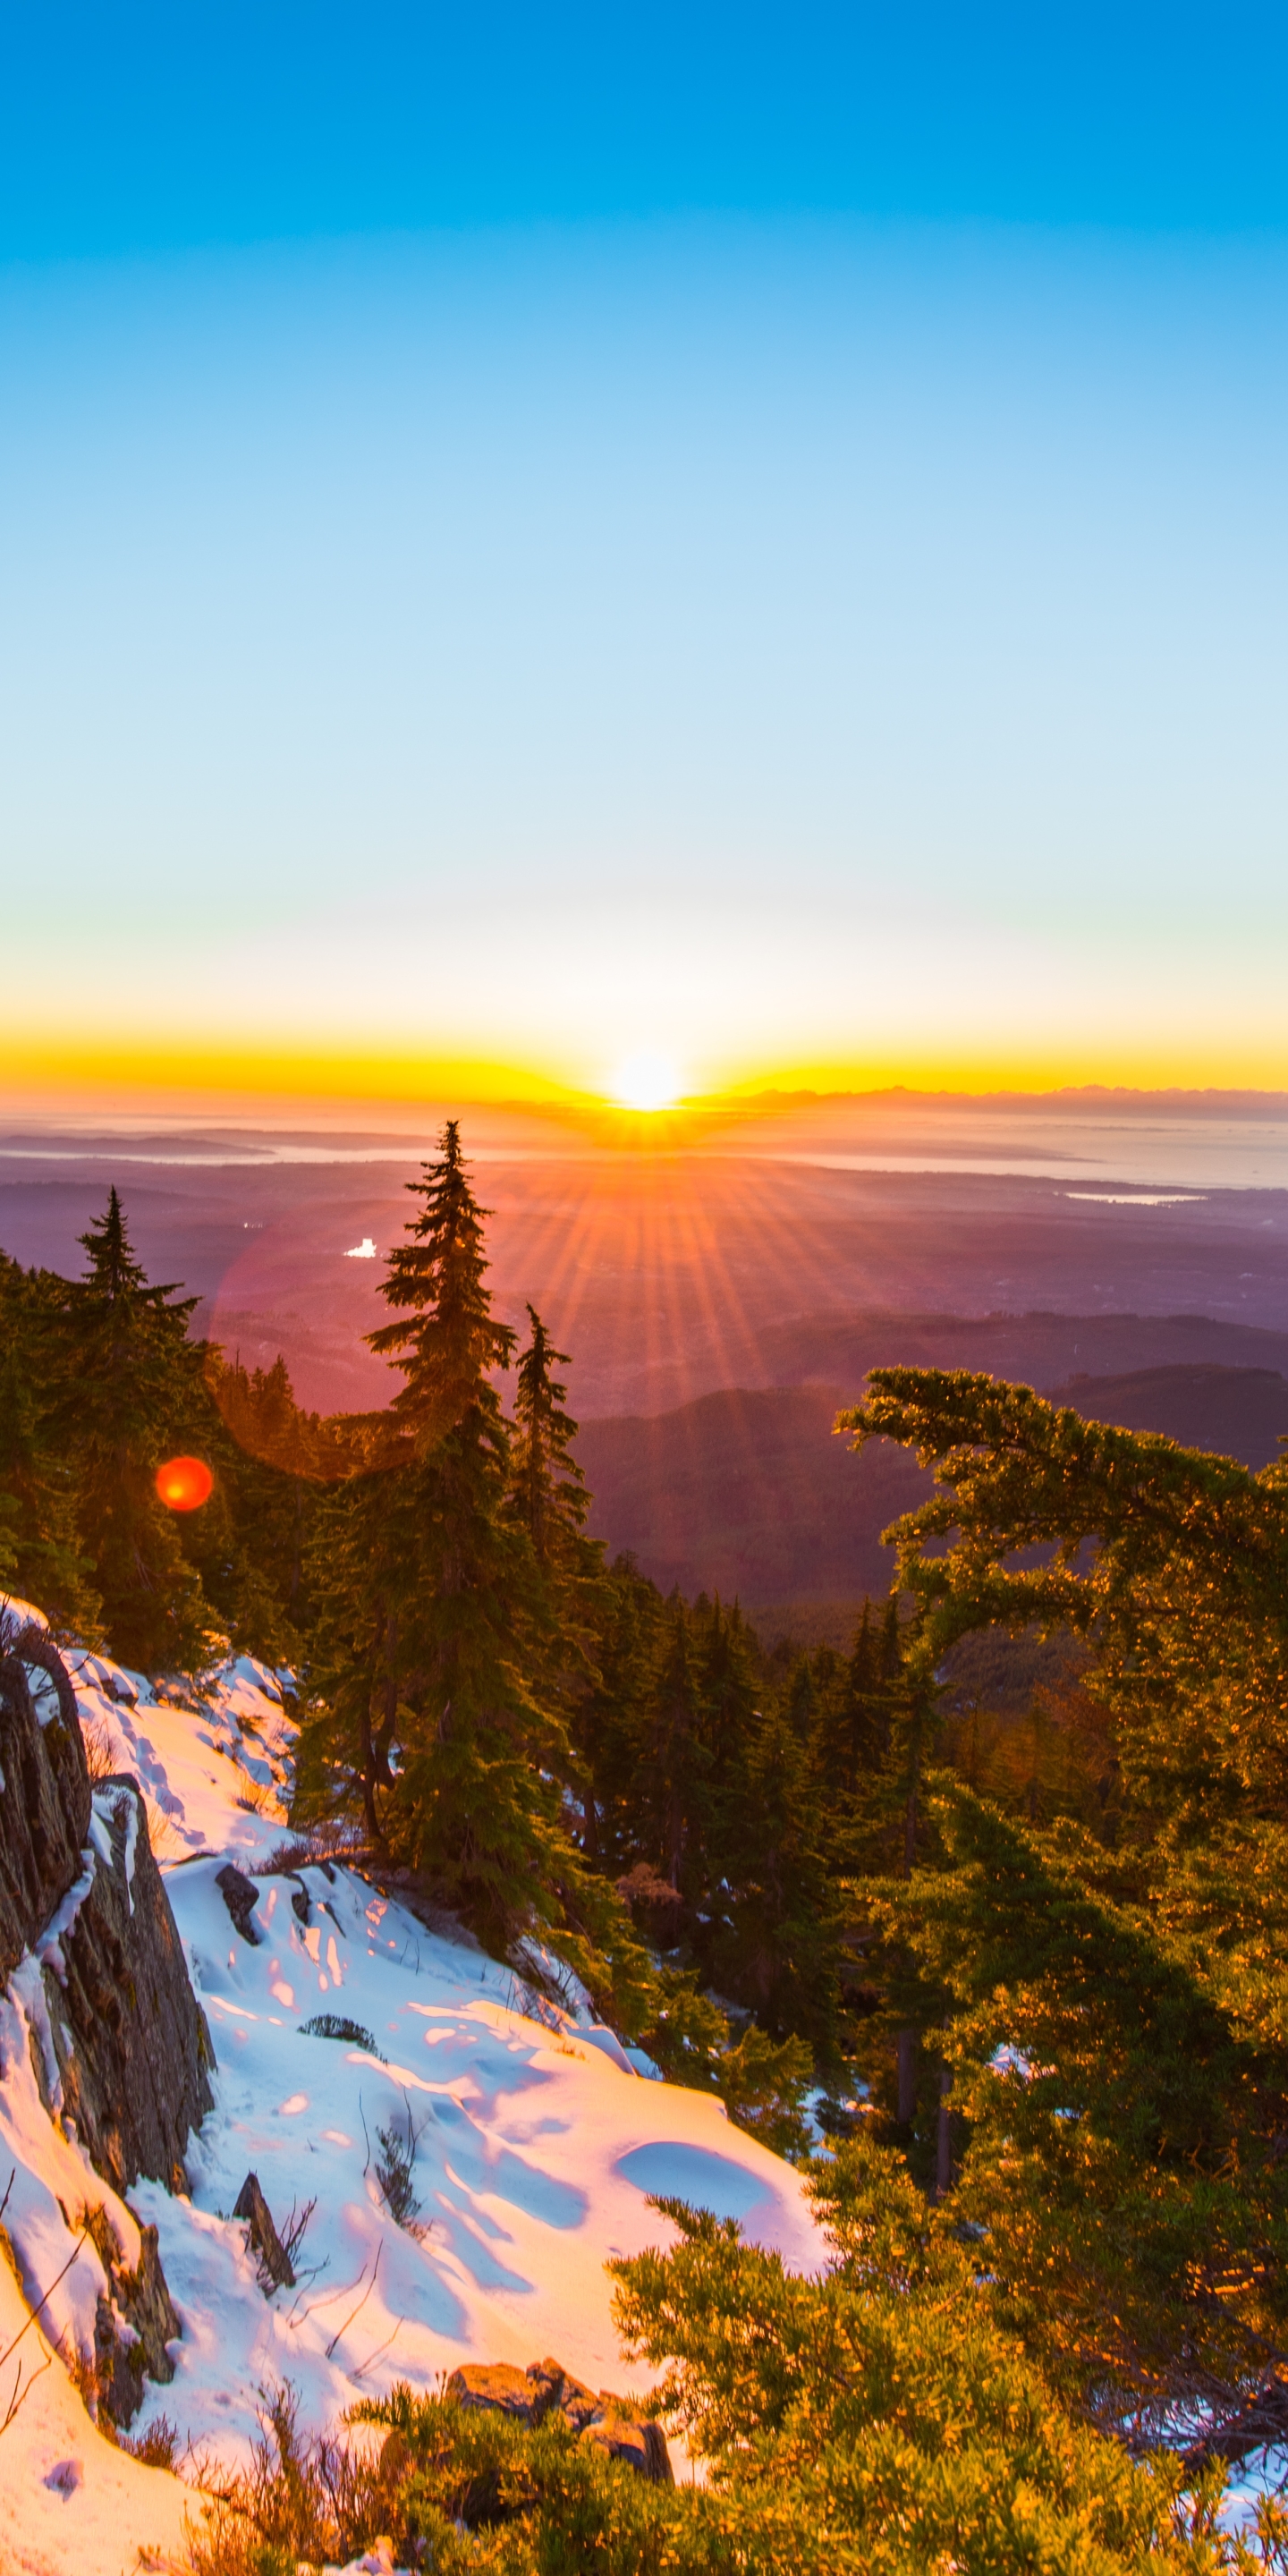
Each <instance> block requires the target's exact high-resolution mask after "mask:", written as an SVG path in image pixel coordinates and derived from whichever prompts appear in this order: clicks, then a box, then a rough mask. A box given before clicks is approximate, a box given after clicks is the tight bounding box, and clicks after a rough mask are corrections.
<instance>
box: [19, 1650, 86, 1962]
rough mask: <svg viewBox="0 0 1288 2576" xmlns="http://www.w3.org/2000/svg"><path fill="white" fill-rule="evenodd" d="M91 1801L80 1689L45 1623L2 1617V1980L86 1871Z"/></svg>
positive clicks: (31, 1944)
mask: <svg viewBox="0 0 1288 2576" xmlns="http://www.w3.org/2000/svg"><path fill="white" fill-rule="evenodd" d="M33 1680H34V1681H35V1683H36V1687H37V1690H38V1692H39V1700H40V1705H39V1709H38V1708H37V1704H36V1701H35V1700H34V1699H33V1696H32V1683H33ZM42 1685H44V1687H42ZM42 1720H43V1723H42ZM89 1808H90V1786H89V1773H88V1771H87V1770H86V1767H85V1747H84V1744H83V1743H82V1741H81V1731H80V1721H79V1719H78V1717H77V1714H76V1695H75V1692H74V1691H73V1689H72V1686H71V1682H70V1680H69V1678H68V1675H67V1671H66V1668H65V1666H64V1664H63V1660H62V1657H61V1655H60V1654H59V1652H58V1649H57V1647H56V1646H55V1645H53V1644H52V1642H51V1640H50V1639H49V1637H48V1636H47V1635H46V1634H45V1631H44V1630H43V1629H41V1628H34V1627H24V1628H19V1629H14V1628H13V1627H12V1625H10V1626H9V1629H8V1633H7V1634H5V1632H4V1623H3V1622H0V1981H3V1980H4V1979H5V1978H7V1977H8V1976H9V1975H10V1974H11V1972H12V1970H13V1969H14V1968H16V1967H17V1964H18V1961H19V1960H20V1958H21V1957H22V1954H23V1952H24V1950H30V1949H31V1947H32V1946H33V1944H34V1942H35V1941H36V1940H37V1939H38V1938H39V1936H40V1934H41V1932H42V1931H43V1930H44V1927H45V1925H46V1923H47V1922H48V1921H49V1918H50V1916H51V1915H52V1914H53V1913H54V1912H55V1911H56V1910H57V1908H58V1906H59V1905H60V1904H61V1903H62V1900H63V1898H64V1897H65V1896H66V1894H67V1891H68V1889H69V1888H70V1887H71V1886H72V1885H73V1884H74V1882H75V1880H76V1879H77V1878H78V1877H79V1876H80V1873H81V1867H82V1862H81V1848H82V1845H83V1843H84V1841H85V1837H86V1835H87V1833H88V1831H89Z"/></svg>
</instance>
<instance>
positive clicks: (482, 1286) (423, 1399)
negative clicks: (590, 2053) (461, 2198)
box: [306, 1122, 648, 2023]
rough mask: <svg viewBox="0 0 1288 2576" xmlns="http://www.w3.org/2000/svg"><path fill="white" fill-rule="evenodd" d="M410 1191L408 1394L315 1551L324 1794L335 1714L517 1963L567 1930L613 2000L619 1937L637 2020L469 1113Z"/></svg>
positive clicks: (639, 2010) (404, 1266) (343, 1736)
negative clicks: (544, 1547) (520, 1486)
mask: <svg viewBox="0 0 1288 2576" xmlns="http://www.w3.org/2000/svg"><path fill="white" fill-rule="evenodd" d="M409 1187H410V1188H411V1190H412V1191H413V1193H414V1195H415V1196H416V1197H417V1198H418V1199H419V1200H420V1201H421V1207H420V1209H419V1211H418V1213H417V1215H416V1216H415V1217H414V1218H413V1219H411V1220H410V1221H409V1224H408V1228H407V1233H408V1238H409V1239H408V1241H407V1242H406V1243H404V1244H401V1245H399V1246H398V1247H397V1249H396V1251H395V1252H394V1253H393V1254H392V1255H391V1257H390V1262H389V1269H388V1274H387V1276H386V1278H385V1280H384V1281H383V1282H382V1293H383V1295H384V1296H385V1298H386V1300H387V1302H388V1303H389V1304H390V1305H391V1306H392V1307H393V1308H394V1309H395V1314H394V1317H393V1319H392V1321H391V1322H390V1323H388V1324H386V1325H382V1326H381V1327H380V1329H379V1330H378V1331H377V1332H376V1333H374V1334H372V1335H371V1336H370V1339H371V1342H372V1346H373V1348H375V1349H376V1350H379V1351H382V1352H384V1353H385V1354H386V1356H388V1357H390V1358H391V1359H392V1360H393V1362H394V1364H395V1365H396V1366H397V1367H398V1368H399V1369H400V1370H401V1372H402V1376H403V1381H404V1383H403V1385H402V1387H401V1389H400V1390H399V1393H398V1395H397V1397H396V1399H395V1401H394V1404H393V1405H392V1406H391V1407H390V1412H389V1415H388V1416H387V1417H386V1418H385V1427H381V1426H379V1425H375V1426H373V1429H372V1447H371V1464H370V1465H369V1466H368V1467H367V1468H366V1469H365V1470H364V1471H363V1472H362V1473H361V1474H360V1475H359V1476H357V1477H356V1478H355V1479H354V1480H353V1482H352V1483H351V1485H350V1486H349V1487H348V1488H347V1489H346V1490H345V1491H344V1493H343V1494H342V1496H340V1497H339V1498H337V1501H336V1503H335V1505H334V1506H333V1507H332V1508H331V1509H329V1510H327V1511H324V1513H323V1514H322V1516H321V1525H320V1530H319V1540H320V1545H319V1548H318V1550H317V1551H316V1554H315V1565H316V1581H317V1585H318V1592H319V1617H318V1653H317V1656H316V1666H317V1677H318V1679H319V1681H320V1683H321V1685H322V1693H323V1696H324V1701H325V1707H324V1710H323V1711H322V1712H321V1713H320V1714H319V1716H318V1717H317V1718H316V1719H315V1721H314V1722H313V1724H312V1726H311V1729H310V1734H311V1739H312V1740H311V1743H310V1745H309V1747H308V1749H307V1757H306V1758H307V1760H308V1762H309V1765H310V1770H311V1776H312V1779H313V1782H314V1784H315V1794H318V1793H319V1792H320V1785H321V1781H322V1778H323V1775H324V1772H325V1767H326V1757H325V1751H324V1749H323V1748H322V1747H321V1746H320V1742H319V1737H320V1734H321V1736H323V1737H324V1736H325V1731H326V1726H327V1720H328V1717H329V1718H330V1719H331V1720H332V1721H333V1722H334V1723H335V1726H336V1734H335V1738H334V1740H335V1742H336V1743H337V1744H338V1746H339V1748H340V1751H341V1754H342V1755H345V1756H347V1758H348V1759H349V1760H350V1761H351V1762H352V1763H353V1776H354V1778H355V1780H356V1783H357V1784H358V1785H359V1786H360V1788H361V1792H362V1796H363V1800H364V1806H365V1811H366V1816H367V1821H368V1825H369V1827H370V1829H371V1830H372V1832H373V1835H374V1837H375V1838H376V1839H378V1840H379V1842H380V1843H381V1844H382V1845H384V1846H386V1847H387V1848H388V1849H389V1850H391V1851H392V1852H393V1853H395V1854H396V1855H397V1857H398V1858H400V1859H402V1860H405V1861H408V1862H410V1863H411V1864H412V1865H413V1866H414V1867H415V1868H416V1869H417V1870H418V1871H419V1872H420V1873H421V1874H422V1875H423V1877H424V1878H425V1879H426V1880H427V1881H428V1883H429V1885H430V1886H431V1887H432V1888H433V1890H434V1891H435V1892H436V1893H437V1894H438V1895H439V1896H440V1898H441V1899H442V1900H444V1901H445V1902H447V1903H449V1904H453V1905H458V1906H460V1907H461V1908H462V1909H463V1910H464V1911H465V1913H466V1914H467V1915H468V1917H469V1919H470V1920H471V1921H472V1922H473V1923H474V1924H475V1925H476V1926H477V1927H478V1928H479V1929H480V1931H482V1932H483V1933H484V1935H485V1937H486V1938H488V1939H489V1940H490V1941H491V1942H492V1943H493V1945H494V1946H495V1947H497V1948H498V1949H501V1950H508V1951H510V1953H511V1955H516V1954H515V1950H514V1945H515V1944H516V1942H520V1943H521V1942H522V1941H523V1940H524V1939H525V1936H535V1937H537V1938H544V1939H547V1940H549V1941H550V1942H552V1943H556V1944H557V1945H558V1947H559V1948H560V1949H561V1951H562V1952H563V1955H564V1956H565V1957H568V1958H569V1959H570V1960H571V1961H572V1962H573V1963H574V1964H575V1965H576V1966H577V1969H578V1972H579V1973H580V1974H583V1975H584V1976H586V1977H587V1979H588V1981H589V1982H590V1983H591V1984H592V1987H593V1986H594V1985H595V1984H596V1983H598V1985H599V1988H600V1990H601V1991H603V1990H604V1985H605V1977H604V1960H603V1951H604V1949H605V1947H607V1946H613V1947H614V1959H613V1966H614V1969H615V1970H616V1971H617V1972H618V1974H619V1979H620V1981H621V1983H622V1987H623V1991H624V1990H625V1988H626V1987H629V1988H630V1989H631V1991H632V1992H633V1993H634V1994H635V2004H634V2005H633V2006H632V2007H631V2009H634V2010H635V2011H636V2014H637V2023H638V2018H640V2017H642V2016H643V2015H644V2012H645V2008H646V2004H645V1990H646V1988H647V1982H648V1981H647V1973H646V1963H645V1962H644V1961H643V1959H642V1955H641V1954H640V1952H639V1950H638V1946H637V1945H635V1944H633V1943H632V1940H631V1936H630V1931H629V1926H628V1924H627V1923H626V1921H625V1918H624V1916H623V1914H622V1910H621V1908H620V1906H618V1905H617V1903H616V1900H615V1899H614V1898H613V1895H612V1891H611V1889H608V1888H606V1887H603V1886H602V1885H599V1886H597V1885H595V1884H594V1883H593V1882H591V1881H589V1880H588V1879H587V1877H586V1874H585V1872H584V1870H583V1867H582V1864H581V1861H580V1858H579V1856H578V1854H577V1852H576V1851H575V1849H574V1847H573V1845H572V1843H571V1841H570V1839H569V1837H568V1834H567V1830H566V1827H565V1825H564V1821H563V1808H562V1796H561V1783H562V1782H563V1780H564V1779H566V1777H567V1775H568V1773H569V1770H570V1769H571V1753H570V1749H569V1745H568V1741H567V1737H566V1734H565V1731H564V1728H563V1725H562V1723H561V1720H560V1717H559V1714H558V1712H557V1711H555V1710H553V1709H552V1708H551V1706H550V1705H549V1704H548V1702H545V1701H543V1699H542V1698H541V1696H540V1693H539V1683H540V1679H541V1674H542V1669H543V1661H544V1651H545V1641H544V1637H543V1608H544V1605H543V1600H542V1593H541V1581H540V1568H539V1564H538V1559H537V1557H536V1554H535V1551H534V1548H533V1544H532V1539H531V1537H530V1535H529V1531H528V1529H527V1528H526V1527H525V1526H523V1524H522V1522H521V1521H520V1520H518V1519H516V1517H515V1515H514V1514H513V1513H512V1512H511V1511H510V1510H509V1508H508V1505H509V1501H510V1497H511V1493H512V1487H513V1474H512V1463H511V1449H510V1439H509V1433H508V1427H507V1424H506V1421H505V1417H504V1415H503V1413H502V1411H501V1405H500V1400H499V1397H498V1395H497V1391H496V1388H495V1386H494V1384H493V1382H492V1374H493V1372H494V1371H495V1370H496V1369H498V1368H501V1367H504V1366H506V1365H508V1362H509V1359H510V1355H511V1351H512V1349H513V1345H514V1339H515V1337H514V1335H513V1333H512V1332H511V1331H510V1329H509V1327H508V1326H507V1325H504V1324H499V1323H497V1322H496V1320H495V1319H494V1317H493V1315H492V1309H491V1296H490V1292H489V1290H488V1287H487V1284H486V1274H487V1268H488V1263H487V1259H486V1255H485V1252H484V1249H483V1217H484V1214H485V1213H486V1212H485V1211H484V1210H483V1209H481V1208H480V1207H479V1205H478V1203H477V1201H476V1199H475V1197H474V1195H473V1192H472V1190H471V1188H470V1184H469V1179H468V1175H467V1173H466V1169H465V1165H464V1162H463V1159H462V1156H461V1150H460V1139H459V1133H458V1129H457V1126H456V1124H455V1122H450V1123H449V1124H448V1126H447V1127H446V1129H445V1130H444V1134H443V1139H442V1153H441V1157H440V1159H439V1160H438V1161H437V1162H436V1163H434V1164H427V1165H426V1166H425V1167H424V1170H423V1177H422V1178H421V1179H420V1180H419V1181H416V1182H412V1183H410V1184H409ZM551 1436H554V1437H555V1438H556V1439H557V1438H558V1436H559V1435H558V1433H557V1430H555V1431H554V1432H553V1434H552V1426H551V1423H550V1421H549V1418H548V1417H547V1419H546V1422H545V1426H544V1432H543V1437H544V1438H546V1440H547V1441H548V1440H549V1439H550V1437H551ZM547 1454H548V1452H547ZM337 1537H338V1538H339V1540H340V1544H336V1540H337ZM328 1543H329V1545H328ZM355 1751H356V1756H357V1758H356V1761H355V1760H354V1754H355ZM606 1936H607V1937H606ZM524 1955H525V1957H526V1958H527V1959H528V1961H529V1963H530V1961H531V1958H532V1955H533V1954H532V1953H531V1952H530V1951H529V1952H527V1953H525V1954H524Z"/></svg>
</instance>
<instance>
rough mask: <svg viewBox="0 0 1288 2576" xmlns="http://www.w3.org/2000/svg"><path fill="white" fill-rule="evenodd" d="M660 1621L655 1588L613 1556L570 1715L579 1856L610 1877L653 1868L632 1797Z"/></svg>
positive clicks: (652, 1842)
mask: <svg viewBox="0 0 1288 2576" xmlns="http://www.w3.org/2000/svg"><path fill="white" fill-rule="evenodd" d="M663 1620H664V1606H663V1602H662V1596H661V1594H660V1593H659V1591H658V1589H657V1586H656V1584H654V1583H650V1581H649V1579H648V1577H647V1575H644V1574H641V1573H640V1572H639V1569H638V1567H637V1566H636V1564H635V1562H634V1559H633V1558H632V1557H629V1556H619V1557H618V1558H616V1560H615V1561H614V1563H613V1565H612V1566H611V1567H610V1568H609V1570H608V1573H607V1574H606V1576H605V1577H604V1579H603V1581H602V1583H600V1584H599V1585H597V1586H596V1591H595V1602H594V1644H593V1653H592V1669H591V1671H590V1673H589V1674H588V1675H587V1677H586V1681H585V1685H584V1687H583V1689H582V1690H581V1691H580V1692H579V1693H578V1695H577V1699H576V1702H575V1705H574V1709H573V1718H572V1725H573V1738H574V1743H575V1746H576V1749H577V1753H578V1756H579V1759H580V1766H581V1773H582V1778H583V1781H584V1783H585V1788H584V1793H583V1798H584V1815H585V1829H584V1833H583V1848H584V1850H585V1852H586V1855H587V1858H588V1859H591V1860H593V1861H594V1862H595V1863H596V1865H597V1866H598V1867H600V1868H602V1869H603V1870H605V1871H607V1872H609V1873H610V1874H611V1875H612V1876H614V1877H616V1876H618V1875H619V1874H620V1873H622V1872H624V1871H627V1870H629V1869H630V1868H631V1867H632V1865H633V1864H635V1863H638V1862H645V1863H647V1864H648V1865H649V1866H652V1867H654V1868H655V1866H656V1850H657V1838H656V1836H655V1834H654V1833H653V1832H652V1831H651V1830H650V1824H649V1819H648V1815H647V1812H646V1809H645V1807H644V1804H643V1801H642V1800H641V1795H640V1784H641V1780H642V1778H643V1774H644V1766H645V1764H646V1763H647V1761H648V1759H649V1754H650V1741H649V1729H650V1710H651V1707H652V1701H653V1695H654V1690H655V1686H656V1674H657V1665H658V1660H659V1655H660V1639H661V1631H662V1625H663Z"/></svg>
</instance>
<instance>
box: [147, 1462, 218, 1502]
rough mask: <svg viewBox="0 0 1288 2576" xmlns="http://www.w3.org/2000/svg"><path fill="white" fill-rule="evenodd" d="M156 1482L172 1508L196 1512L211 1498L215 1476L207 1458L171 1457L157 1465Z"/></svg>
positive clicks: (164, 1498)
mask: <svg viewBox="0 0 1288 2576" xmlns="http://www.w3.org/2000/svg"><path fill="white" fill-rule="evenodd" d="M156 1482H157V1492H158V1493H159V1495H160V1497H161V1500H162V1502H163V1503H168V1504H169V1506H170V1509H171V1511H172V1512H195V1511H199V1510H200V1508H201V1505H202V1504H203V1503H208V1502H209V1500H210V1496H211V1491H212V1489H213V1486H214V1482H215V1480H214V1477H213V1476H212V1475H211V1472H210V1469H209V1468H208V1466H207V1465H206V1462H205V1460H204V1458H167V1459H166V1461H165V1463H164V1465H163V1466H160V1467H158V1469H157V1479H156Z"/></svg>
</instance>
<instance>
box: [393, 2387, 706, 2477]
mask: <svg viewBox="0 0 1288 2576" xmlns="http://www.w3.org/2000/svg"><path fill="white" fill-rule="evenodd" d="M444 2394H445V2395H446V2396H448V2397H454V2398H455V2400H456V2402H457V2404H458V2406H478V2407H485V2408H490V2409H492V2410H494V2411H495V2412H497V2413H499V2414H502V2415H515V2416H517V2417H518V2418H519V2420H520V2421H521V2422H522V2423H524V2424H543V2423H545V2422H547V2421H548V2420H549V2418H550V2417H552V2416H555V2415H558V2416H560V2417H562V2419H563V2421H564V2423H565V2424H566V2425H567V2426H568V2429H569V2431H570V2432H571V2433H573V2434H575V2435H576V2437H577V2439H578V2440H579V2441H586V2442H593V2443H594V2444H595V2446H596V2448H597V2449H599V2450H602V2451H606V2452H607V2453H608V2456H609V2458H610V2459H613V2460H621V2461H623V2462H624V2463H625V2465H626V2467H627V2468H631V2469H634V2470H635V2471H636V2472H637V2473H638V2475H639V2476H640V2477H642V2478H652V2479H654V2480H655V2481H656V2482H657V2483H658V2484H659V2485H661V2486H673V2485H674V2483H675V2474H674V2471H673V2470H672V2467H671V2455H670V2453H669V2451H668V2449H667V2446H666V2435H665V2434H664V2432H663V2431H662V2427H661V2425H660V2424H656V2423H654V2421H653V2419H652V2417H651V2416H648V2415H642V2414H641V2413H640V2411H639V2409H638V2407H635V2406H632V2405H631V2404H630V2402H629V2400H628V2399H627V2398H625V2397H614V2396H613V2395H612V2394H611V2392H610V2391H609V2390H608V2389H603V2388H602V2389H600V2391H599V2393H598V2395H596V2393H595V2391H594V2389H593V2388H587V2387H586V2385H585V2383H584V2381H582V2380H580V2379H574V2378H573V2377H572V2375H571V2373H570V2372H569V2371H566V2370H565V2369H564V2368H563V2366H562V2364H561V2363H559V2362H557V2361H553V2360H551V2359H549V2358H547V2359H546V2360H545V2361H534V2362H530V2363H529V2365H528V2368H527V2369H526V2370H517V2369H516V2368H515V2366H514V2364H513V2363H512V2362H508V2361H482V2362H480V2361H467V2362H465V2363H463V2364H462V2366H461V2368H460V2369H459V2370H454V2371H453V2372H452V2375H451V2377H450V2379H449V2380H448V2382H447V2386H446V2389H445V2391H444Z"/></svg>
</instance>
